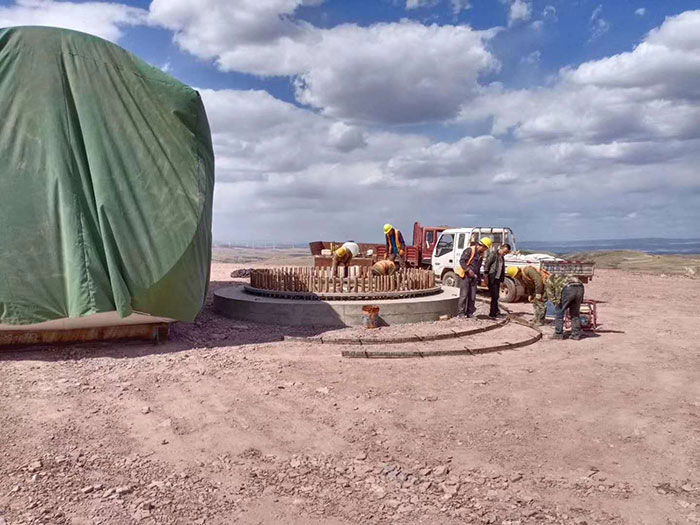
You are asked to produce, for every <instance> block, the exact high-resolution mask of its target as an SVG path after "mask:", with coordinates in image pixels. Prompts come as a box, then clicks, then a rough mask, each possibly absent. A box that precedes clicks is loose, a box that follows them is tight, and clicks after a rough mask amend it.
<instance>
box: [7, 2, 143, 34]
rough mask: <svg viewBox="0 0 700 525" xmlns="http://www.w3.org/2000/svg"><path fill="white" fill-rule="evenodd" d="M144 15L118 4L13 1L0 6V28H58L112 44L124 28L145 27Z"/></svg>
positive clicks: (134, 9) (134, 8)
mask: <svg viewBox="0 0 700 525" xmlns="http://www.w3.org/2000/svg"><path fill="white" fill-rule="evenodd" d="M147 15H148V12H147V11H145V10H143V9H139V8H136V7H129V6H126V5H124V4H119V3H110V2H58V1H54V0H16V1H15V2H14V4H12V5H9V6H4V7H3V6H0V27H13V26H22V25H36V26H52V27H62V28H66V29H73V30H75V31H82V32H84V33H90V34H92V35H96V36H99V37H102V38H105V39H107V40H112V41H115V42H116V41H118V40H119V38H120V37H121V36H122V29H123V28H124V27H127V26H133V25H140V24H143V23H145V21H146V19H147Z"/></svg>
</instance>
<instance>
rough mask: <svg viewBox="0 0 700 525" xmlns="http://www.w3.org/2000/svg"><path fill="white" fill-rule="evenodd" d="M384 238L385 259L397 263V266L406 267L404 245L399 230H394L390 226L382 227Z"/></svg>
mask: <svg viewBox="0 0 700 525" xmlns="http://www.w3.org/2000/svg"><path fill="white" fill-rule="evenodd" d="M384 237H385V241H386V254H385V255H384V258H385V259H389V260H390V261H398V263H399V266H400V267H401V268H403V267H404V266H406V243H405V242H404V240H403V235H401V230H398V229H396V228H394V227H393V226H392V225H391V224H385V225H384Z"/></svg>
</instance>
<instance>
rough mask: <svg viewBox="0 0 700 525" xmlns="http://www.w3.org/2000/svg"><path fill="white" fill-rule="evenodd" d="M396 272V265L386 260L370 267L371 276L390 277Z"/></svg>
mask: <svg viewBox="0 0 700 525" xmlns="http://www.w3.org/2000/svg"><path fill="white" fill-rule="evenodd" d="M394 272H396V263H395V262H394V261H390V260H388V259H383V260H381V261H377V262H376V263H374V265H373V266H372V274H374V275H392V274H393V273H394Z"/></svg>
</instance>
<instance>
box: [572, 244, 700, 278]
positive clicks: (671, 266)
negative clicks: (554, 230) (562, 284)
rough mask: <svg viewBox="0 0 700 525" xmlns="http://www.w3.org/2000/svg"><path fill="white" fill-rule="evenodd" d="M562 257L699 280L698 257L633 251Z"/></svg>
mask: <svg viewBox="0 0 700 525" xmlns="http://www.w3.org/2000/svg"><path fill="white" fill-rule="evenodd" d="M562 257H564V258H565V259H567V260H570V261H586V262H594V263H596V268H611V269H616V270H627V271H633V272H648V273H657V274H659V273H665V274H669V275H671V274H673V275H678V274H681V275H686V276H688V277H693V278H700V255H696V256H691V255H656V254H649V253H644V252H642V251H634V250H609V251H605V250H604V251H588V252H574V253H567V254H563V255H562Z"/></svg>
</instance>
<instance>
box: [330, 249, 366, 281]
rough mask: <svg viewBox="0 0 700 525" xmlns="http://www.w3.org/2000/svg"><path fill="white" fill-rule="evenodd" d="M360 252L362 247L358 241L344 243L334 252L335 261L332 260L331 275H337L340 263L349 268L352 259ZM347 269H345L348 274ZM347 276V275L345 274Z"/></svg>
mask: <svg viewBox="0 0 700 525" xmlns="http://www.w3.org/2000/svg"><path fill="white" fill-rule="evenodd" d="M359 254H360V247H359V246H358V245H357V243H354V242H352V241H349V242H346V243H344V244H343V245H342V246H341V247H340V248H338V249H337V250H336V251H334V252H333V261H332V262H331V275H332V276H333V277H337V276H338V275H337V268H338V265H342V266H343V267H344V268H346V269H347V267H348V266H350V261H352V258H353V257H357V256H358V255H359ZM346 273H347V271H343V274H346ZM343 277H345V275H343Z"/></svg>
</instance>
